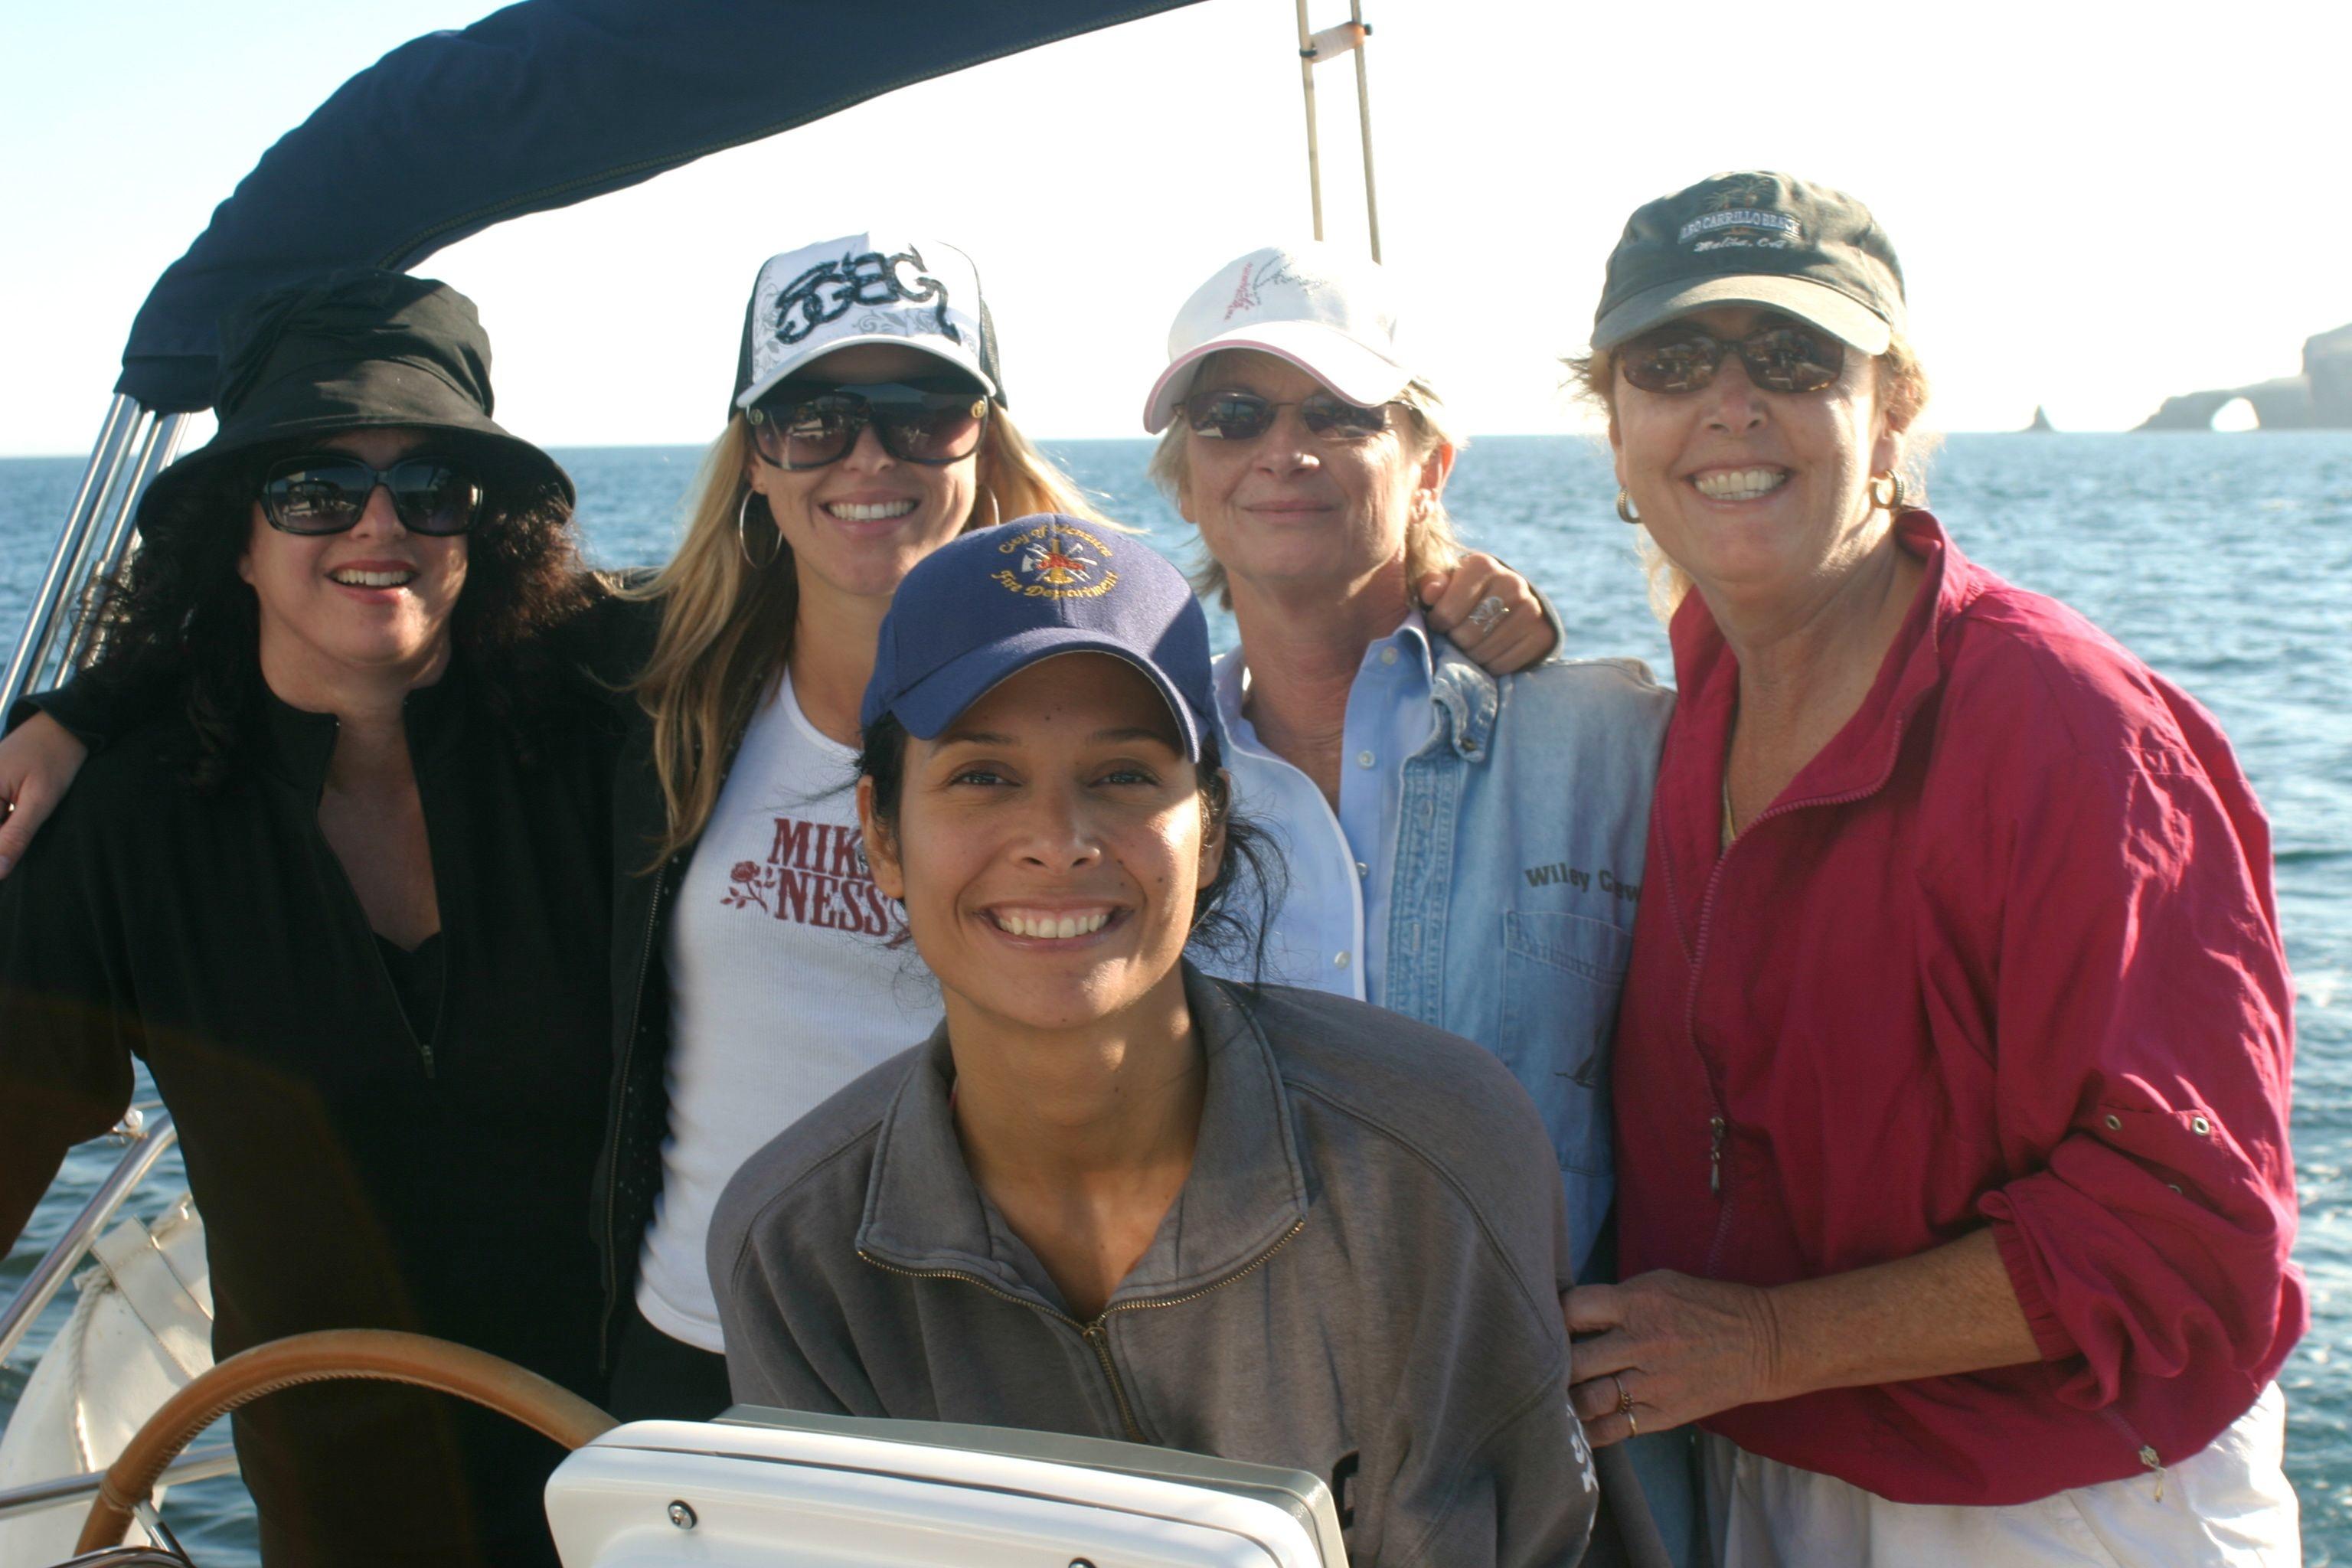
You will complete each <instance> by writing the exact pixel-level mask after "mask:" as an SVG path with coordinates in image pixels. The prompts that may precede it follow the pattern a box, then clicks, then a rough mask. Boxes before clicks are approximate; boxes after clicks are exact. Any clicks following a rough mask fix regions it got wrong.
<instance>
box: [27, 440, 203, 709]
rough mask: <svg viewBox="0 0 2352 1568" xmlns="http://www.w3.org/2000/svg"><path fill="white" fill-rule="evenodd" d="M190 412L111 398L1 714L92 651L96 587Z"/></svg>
mask: <svg viewBox="0 0 2352 1568" xmlns="http://www.w3.org/2000/svg"><path fill="white" fill-rule="evenodd" d="M188 419H189V416H188V415H185V414H163V415H157V414H154V413H152V412H150V411H148V410H147V409H144V408H142V407H140V406H139V405H138V404H137V403H135V402H133V401H132V400H131V398H129V397H127V396H125V395H121V394H120V393H118V394H116V395H115V398H114V401H113V402H112V403H111V404H110V405H108V407H107V411H106V418H105V420H104V422H103V423H102V424H100V426H99V432H98V443H97V445H96V446H94V447H91V449H90V454H89V464H88V465H87V466H86V467H85V468H83V470H82V478H81V484H80V485H79V488H78V489H76V490H75V492H74V500H73V505H72V506H71V507H70V508H68V510H67V513H66V521H65V526H64V528H63V529H61V530H60V531H58V543H57V548H56V549H55V550H54V551H53V552H50V555H49V565H48V570H47V572H45V573H44V574H42V577H41V585H40V587H39V588H38V589H37V590H36V592H35V594H34V596H33V602H32V604H31V605H30V606H29V607H28V609H27V610H26V616H25V626H24V631H23V634H22V635H21V636H20V637H18V638H17V641H16V651H15V653H14V654H12V655H11V656H10V658H9V660H8V669H7V674H6V676H5V678H0V716H5V714H6V712H7V710H9V709H11V708H13V707H15V706H16V700H17V699H18V698H20V697H22V696H24V695H25V693H26V692H27V691H32V690H37V689H40V688H41V687H43V686H46V685H47V684H48V683H49V682H50V681H51V680H54V679H60V678H62V677H63V676H64V675H65V674H66V673H67V672H68V670H70V669H73V668H77V667H78V666H79V663H80V661H81V660H82V659H83V658H85V657H86V656H87V655H88V654H89V651H90V642H91V631H92V628H91V626H90V625H89V608H90V605H89V596H88V589H89V586H90V585H91V584H94V583H98V582H100V581H103V580H104V579H106V578H108V577H110V576H111V575H113V574H114V573H116V572H117V571H119V570H121V565H122V563H123V560H124V558H125V557H126V556H127V555H128V554H129V553H130V550H131V520H132V518H133V517H135V516H136V515H137V513H138V510H139V498H140V497H141V496H142V495H144V494H145V493H146V491H147V485H148V482H149V481H150V480H152V479H154V477H155V476H156V475H157V474H158V473H160V472H162V471H163V467H164V465H165V464H167V463H169V462H170V461H171V460H172V458H173V454H174V453H175V452H177V451H178V450H179V446H180V437H181V436H182V435H183V434H184V432H185V430H186V428H187V423H188Z"/></svg>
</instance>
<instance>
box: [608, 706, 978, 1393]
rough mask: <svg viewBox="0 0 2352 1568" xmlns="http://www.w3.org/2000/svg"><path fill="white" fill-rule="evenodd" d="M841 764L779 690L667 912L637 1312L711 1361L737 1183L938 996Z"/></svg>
mask: <svg viewBox="0 0 2352 1568" xmlns="http://www.w3.org/2000/svg"><path fill="white" fill-rule="evenodd" d="M855 767H856V753H855V752H852V751H851V750H850V749H849V748H848V747H846V746H844V745H842V744H841V743H839V742H836V741H835V740H833V739H831V738H830V737H828V736H827V735H825V734H824V732H823V731H820V730H818V729H817V727H816V726H815V725H814V724H812V723H810V722H809V721H808V719H807V717H806V716H805V715H804V714H803V713H802V712H801V706H800V702H799V701H798V700H797V699H795V698H794V697H793V687H792V679H791V678H790V677H789V676H787V677H786V678H785V679H784V680H783V681H782V684H781V686H780V688H779V689H778V690H777V693H776V695H775V698H774V700H772V701H770V702H769V703H767V704H766V705H765V706H763V707H762V708H761V710H760V711H759V712H758V713H757V714H755V715H754V716H753V717H752V720H751V727H750V728H749V729H748V730H747V731H745V732H744V736H743V745H742V749H741V750H740V751H739V752H737V753H736V756H735V765H734V767H733V768H732V769H731V770H730V772H729V773H728V775H727V783H726V784H725V786H724V787H723V788H722V789H721V790H720V791H719V803H718V805H717V806H716V807H715V808H714V809H713V810H712V812H711V814H710V823H709V826H708V827H707V828H706V829H705V830H704V833H703V835H702V841H701V843H700V844H699V845H698V847H696V849H695V851H694V859H693V862H692V863H691V864H690V865H689V866H688V868H687V873H686V879H685V882H684V883H683V884H682V885H681V887H680V888H679V889H678V894H677V907H676V908H675V909H674V910H672V911H671V915H670V921H669V937H668V942H667V947H666V951H665V953H664V957H665V960H666V962H667V963H668V965H669V982H670V1051H669V1063H668V1068H667V1072H668V1079H669V1135H668V1137H667V1138H666V1139H664V1140H663V1142H662V1188H661V1194H660V1196H659V1197H658V1198H657V1199H656V1201H655V1205H654V1218H653V1223H652V1224H651V1225H649V1226H646V1238H645V1250H644V1254H643V1258H642V1259H641V1268H640V1271H639V1273H638V1276H637V1309H638V1310H640V1311H642V1312H644V1313H645V1315H646V1321H647V1322H649V1323H651V1324H653V1326H654V1327H656V1328H657V1329H659V1330H661V1331H662V1332H664V1333H666V1334H668V1335H669V1336H670V1337H671V1338H673V1339H677V1340H682V1341H684V1342H686V1343H688V1344H690V1345H695V1346H698V1347H699V1348H701V1349H703V1350H707V1351H714V1352H715V1351H718V1350H719V1349H720V1348H721V1346H720V1342H719V1309H718V1303H717V1302H716V1301H715V1300H713V1299H712V1296H711V1290H710V1279H709V1272H708V1270H707V1268H706V1267H705V1265H704V1261H703V1243H704V1238H705V1237H706V1236H707V1234H708V1233H709V1228H710V1215H711V1211H712V1210H713V1209H714V1208H716V1207H717V1206H718V1203H719V1193H720V1192H721V1191H722V1190H723V1189H724V1188H725V1187H726V1185H727V1180H728V1178H729V1177H730V1176H732V1175H733V1174H734V1173H735V1169H736V1167H737V1166H739V1165H740V1164H741V1163H743V1162H744V1160H745V1159H747V1158H749V1157H750V1156H751V1154H752V1153H753V1152H755V1151H757V1150H758V1149H759V1148H760V1147H761V1145H762V1144H764V1143H766V1142H768V1140H769V1139H771V1138H773V1137H774V1136H775V1135H776V1134H777V1133H779V1132H782V1131H783V1130H784V1129H785V1128H786V1127H789V1126H791V1125H792V1124H793V1122H794V1121H799V1120H800V1119H801V1118H802V1117H803V1116H804V1115H806V1114H807V1113H808V1112H809V1111H810V1110H814V1109H815V1108H816V1107H817V1106H818V1105H819V1104H822V1103H823V1102H824V1100H827V1099H829V1098H830V1097H831V1096H832V1095H833V1094H834V1092H835V1090H837V1089H841V1088H842V1087H843V1086H845V1085H846V1084H847V1083H848V1082H849V1081H850V1080H851V1079H854V1078H856V1077H857V1076H858V1075H859V1074H860V1073H863V1072H864V1071H866V1068H871V1067H873V1066H875V1065H876V1064H877V1063H879V1062H882V1061H885V1060H887V1059H888V1058H891V1057H893V1056H896V1055H897V1054H898V1052H900V1051H902V1050H904V1049H906V1048H907V1047H908V1046H911V1045H913V1044H915V1043H916V1042H917V1041H919V1040H921V1039H922V1038H924V1037H926V1036H928V1035H929V1033H930V1032H931V1028H932V1026H933V1025H934V1024H935V1023H936V1022H937V1021H938V1019H939V1016H940V1000H939V987H938V984H937V983H936V982H934V981H933V980H932V979H931V976H930V973H929V971H928V970H926V969H925V968H924V967H923V965H922V961H921V960H920V959H919V958H918V957H917V956H916V955H915V950H914V948H913V947H912V946H911V945H908V946H903V947H898V948H891V947H888V946H886V945H885V944H886V943H887V942H888V940H889V938H890V935H891V933H892V932H893V931H896V930H897V929H898V912H897V909H896V906H894V905H893V904H892V903H891V902H890V900H887V899H886V898H884V897H883V896H882V893H881V890H880V889H877V887H875V885H874V880H873V879H872V878H871V877H870V876H869V875H867V873H866V856H865V849H864V846H863V844H862V843H861V841H860V837H859V835H858V831H857V801H856V788H855V772H854V770H855Z"/></svg>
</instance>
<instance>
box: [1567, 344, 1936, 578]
mask: <svg viewBox="0 0 2352 1568" xmlns="http://www.w3.org/2000/svg"><path fill="white" fill-rule="evenodd" d="M1559 363H1561V364H1563V365H1565V366H1566V367H1567V368H1568V387H1569V390H1570V391H1571V392H1573V393H1574V394H1575V395H1576V396H1577V399H1578V401H1580V402H1581V403H1584V404H1587V405H1590V406H1591V407H1593V408H1596V409H1598V410H1600V412H1601V413H1602V414H1603V415H1606V416H1608V419H1609V426H1610V428H1611V429H1612V430H1613V429H1615V428H1616V426H1617V355H1616V352H1615V351H1614V350H1612V349H1592V350H1589V351H1588V352H1586V353H1580V354H1569V355H1567V356H1565V357H1563V358H1562V359H1561V360H1560V362H1559ZM1872 363H1874V364H1875V365H1877V367H1878V391H1879V395H1880V397H1881V399H1882V401H1883V402H1884V404H1885V409H1886V417H1887V421H1888V423H1889V425H1890V426H1891V427H1892V428H1893V429H1894V431H1895V473H1896V474H1897V475H1899V476H1900V477H1901V478H1902V480H1903V504H1904V509H1905V510H1909V509H1910V508H1912V507H1915V506H1925V505H1926V504H1927V461H1928V459H1929V458H1932V457H1934V456H1935V452H1936V446H1937V437H1936V436H1935V435H1934V434H1933V433H1932V432H1930V431H1927V430H1924V429H1922V428H1920V426H1919V423H1918V420H1919V416H1920V414H1921V412H1922V411H1924V410H1925V409H1926V408H1927V395H1928V392H1929V387H1928V384H1927V367H1926V366H1925V365H1923V364H1921V363H1919V355H1918V352H1917V351H1916V350H1915V349H1914V348H1912V346H1911V343H1910V341H1909V340H1908V339H1906V338H1905V337H1904V336H1903V334H1901V333H1900V332H1897V333H1895V335H1894V336H1893V337H1892V338H1890V339H1889V340H1888V342H1887V344H1886V352H1885V353H1882V354H1879V355H1878V356H1876V358H1875V359H1874V360H1873V362H1872ZM1635 549H1636V550H1637V551H1638V552H1640V554H1641V557H1642V570H1643V572H1644V573H1645V574H1647V575H1648V577H1649V580H1650V609H1651V611H1652V612H1653V613H1654V614H1655V615H1656V616H1657V617H1658V619H1660V620H1662V621H1664V620H1671V619H1672V618H1673V617H1674V613H1675V610H1676V609H1677V608H1679V607H1680V606H1681V605H1682V602H1683V600H1684V598H1685V596H1687V595H1689V593H1690V590H1691V579H1690V574H1688V573H1687V572H1685V571H1684V570H1683V569H1682V568H1681V567H1679V566H1677V565H1675V563H1674V562H1673V561H1671V560H1669V559H1668V558H1667V556H1666V552H1664V551H1663V550H1661V549H1659V548H1658V542H1657V541H1656V540H1654V539H1653V538H1651V537H1650V531H1649V530H1648V529H1646V528H1645V529H1643V530H1642V532H1641V537H1640V540H1639V542H1637V544H1636V545H1635Z"/></svg>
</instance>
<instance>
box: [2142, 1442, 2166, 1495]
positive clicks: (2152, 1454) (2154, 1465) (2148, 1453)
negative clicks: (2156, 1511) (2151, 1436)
mask: <svg viewBox="0 0 2352 1568" xmlns="http://www.w3.org/2000/svg"><path fill="white" fill-rule="evenodd" d="M2139 1462H2140V1463H2141V1464H2143V1465H2146V1466H2147V1468H2149V1469H2151V1470H2154V1471H2155V1472H2156V1500H2157V1501H2158V1502H2162V1501H2163V1500H2164V1457H2163V1456H2162V1455H2161V1454H2158V1452H2157V1451H2156V1450H2155V1449H2154V1448H2152V1447H2148V1446H2147V1444H2145V1443H2143V1444H2142V1445H2140V1450H2139Z"/></svg>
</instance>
